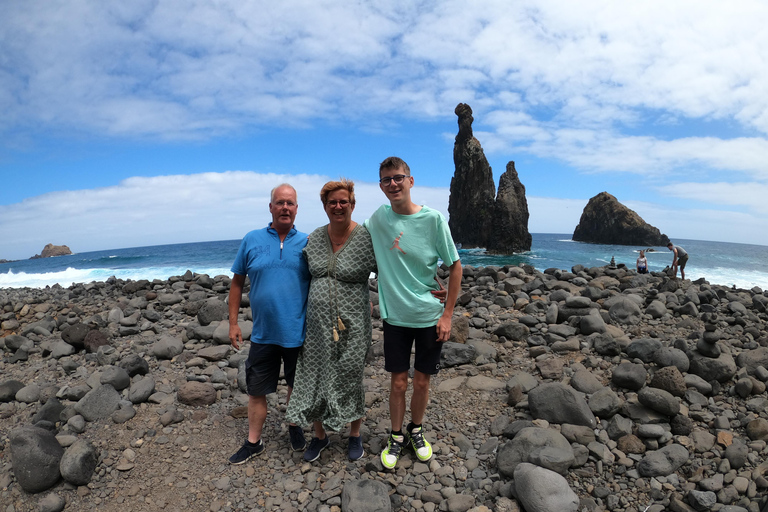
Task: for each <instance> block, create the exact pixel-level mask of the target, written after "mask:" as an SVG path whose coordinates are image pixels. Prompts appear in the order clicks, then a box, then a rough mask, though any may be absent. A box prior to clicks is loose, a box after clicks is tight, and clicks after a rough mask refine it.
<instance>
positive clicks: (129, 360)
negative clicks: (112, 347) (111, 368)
mask: <svg viewBox="0 0 768 512" xmlns="http://www.w3.org/2000/svg"><path fill="white" fill-rule="evenodd" d="M117 366H119V367H120V368H122V369H124V370H125V371H126V372H128V376H129V377H135V376H136V375H146V374H147V373H149V363H147V361H146V360H145V359H144V358H143V357H141V356H140V355H138V354H130V355H128V356H126V357H124V358H122V359H121V360H120V362H119V363H118V364H117Z"/></svg>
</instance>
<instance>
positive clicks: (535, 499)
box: [513, 463, 579, 512]
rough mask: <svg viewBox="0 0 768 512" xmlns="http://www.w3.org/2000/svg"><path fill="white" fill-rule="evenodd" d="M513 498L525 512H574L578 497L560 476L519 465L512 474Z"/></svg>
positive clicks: (537, 468) (524, 464)
mask: <svg viewBox="0 0 768 512" xmlns="http://www.w3.org/2000/svg"><path fill="white" fill-rule="evenodd" d="M513 477H514V487H515V497H516V498H517V500H518V501H519V502H520V504H521V505H522V506H523V508H524V509H525V510H526V512H552V511H554V510H557V511H558V512H576V511H577V510H578V509H579V497H578V496H577V495H576V493H575V492H573V490H572V489H571V488H570V486H569V485H568V481H567V480H566V479H565V478H564V477H563V476H561V475H559V474H557V473H555V472H554V471H550V470H548V469H545V468H542V467H539V466H535V465H533V464H528V463H521V464H518V466H517V467H516V468H515V472H514V475H513Z"/></svg>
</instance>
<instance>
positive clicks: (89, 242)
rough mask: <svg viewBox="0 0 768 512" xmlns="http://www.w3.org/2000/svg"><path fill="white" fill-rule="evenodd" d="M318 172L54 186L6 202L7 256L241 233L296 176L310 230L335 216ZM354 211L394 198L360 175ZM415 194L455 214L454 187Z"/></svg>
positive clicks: (0, 232) (2, 216) (364, 214)
mask: <svg viewBox="0 0 768 512" xmlns="http://www.w3.org/2000/svg"><path fill="white" fill-rule="evenodd" d="M329 179H338V177H327V176H320V175H314V174H301V175H284V174H282V175H281V174H269V173H268V174H262V173H256V172H249V171H229V172H222V173H213V172H209V173H201V174H192V175H174V176H158V177H153V178H146V177H133V178H129V179H126V180H123V181H122V182H121V183H120V184H118V185H115V186H111V187H104V188H95V189H89V190H73V191H65V192H53V193H49V194H44V195H41V196H37V197H33V198H30V199H27V200H25V201H23V202H21V203H17V204H12V205H6V206H0V239H1V240H4V241H5V242H4V243H3V248H2V254H0V258H3V259H24V258H29V257H30V256H33V255H34V254H39V253H40V252H41V251H42V249H43V247H44V246H45V245H46V244H47V243H53V244H55V245H68V246H69V247H70V249H71V250H72V251H73V252H86V251H95V250H102V249H119V248H124V247H140V246H146V245H162V244H172V243H183V242H200V241H210V240H233V239H239V238H242V236H243V235H244V234H245V233H246V232H248V231H250V230H251V229H257V228H262V227H264V226H266V225H267V223H268V222H270V220H271V216H270V213H269V208H268V203H269V193H270V191H271V190H272V188H273V187H275V186H276V185H278V184H280V183H283V182H288V183H290V184H292V185H293V186H294V187H295V188H296V190H297V193H298V198H299V211H298V214H297V217H296V226H297V227H298V228H299V229H300V230H302V231H306V232H309V231H311V230H313V229H314V228H316V227H318V226H321V225H323V224H325V223H326V222H327V218H326V215H325V212H324V210H323V208H322V204H321V203H320V196H319V193H320V189H321V188H322V186H323V184H324V183H325V182H326V181H328V180H329ZM355 193H356V197H357V207H356V209H355V213H354V215H353V218H354V219H355V220H357V221H360V222H361V221H363V220H365V219H367V218H368V217H370V215H371V214H372V213H373V212H374V210H375V209H376V208H378V206H379V205H380V204H382V203H383V202H385V201H386V198H385V196H384V194H383V193H382V192H381V190H380V189H379V186H378V184H376V183H366V182H357V183H356V187H355ZM412 197H413V199H414V201H416V202H418V203H419V204H426V205H429V206H430V207H433V208H435V209H437V210H440V211H441V212H443V215H445V216H446V218H447V215H448V212H447V209H448V190H447V189H445V188H432V187H420V186H418V185H417V186H415V187H414V189H413V192H412Z"/></svg>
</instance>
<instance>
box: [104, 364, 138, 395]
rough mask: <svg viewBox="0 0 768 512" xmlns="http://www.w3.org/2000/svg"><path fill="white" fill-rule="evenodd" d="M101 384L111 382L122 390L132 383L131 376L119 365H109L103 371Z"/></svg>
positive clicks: (110, 383) (117, 388)
mask: <svg viewBox="0 0 768 512" xmlns="http://www.w3.org/2000/svg"><path fill="white" fill-rule="evenodd" d="M100 382H101V384H109V385H110V386H112V387H113V388H115V389H116V390H117V391H122V390H123V389H125V388H127V387H128V386H130V385H131V377H130V376H129V375H128V372H127V371H125V369H123V368H120V367H119V366H107V367H105V368H103V369H102V372H101V379H100Z"/></svg>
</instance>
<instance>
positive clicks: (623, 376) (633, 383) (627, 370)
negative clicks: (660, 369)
mask: <svg viewBox="0 0 768 512" xmlns="http://www.w3.org/2000/svg"><path fill="white" fill-rule="evenodd" d="M647 376H648V373H647V371H646V370H645V367H644V366H643V365H642V364H638V363H621V364H620V365H619V366H617V367H616V368H614V369H613V376H612V377H611V382H613V384H615V385H616V386H619V387H622V388H627V389H631V390H633V391H637V390H639V389H640V388H642V387H643V386H645V380H646V377H647Z"/></svg>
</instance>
